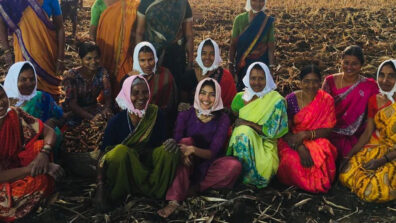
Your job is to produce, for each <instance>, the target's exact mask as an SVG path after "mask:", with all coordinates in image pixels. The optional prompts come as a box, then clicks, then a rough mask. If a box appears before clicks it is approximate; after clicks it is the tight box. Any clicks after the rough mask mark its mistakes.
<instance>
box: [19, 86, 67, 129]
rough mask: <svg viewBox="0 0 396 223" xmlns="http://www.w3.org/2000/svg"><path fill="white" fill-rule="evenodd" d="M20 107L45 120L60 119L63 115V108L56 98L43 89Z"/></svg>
mask: <svg viewBox="0 0 396 223" xmlns="http://www.w3.org/2000/svg"><path fill="white" fill-rule="evenodd" d="M20 108H22V109H23V110H24V111H25V112H27V113H29V114H30V115H32V116H34V117H36V118H38V119H40V120H41V121H43V122H46V121H47V120H48V119H50V118H55V119H59V118H61V117H62V115H63V111H62V108H61V107H60V106H58V105H57V104H56V102H55V100H54V98H53V97H52V96H51V95H50V94H48V93H46V92H42V91H37V94H36V96H34V97H33V98H32V99H30V100H29V101H28V102H26V103H24V104H23V105H22V106H21V107H20Z"/></svg>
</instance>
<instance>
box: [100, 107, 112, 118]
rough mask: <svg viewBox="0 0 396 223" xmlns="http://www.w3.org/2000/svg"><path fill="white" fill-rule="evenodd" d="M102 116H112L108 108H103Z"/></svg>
mask: <svg viewBox="0 0 396 223" xmlns="http://www.w3.org/2000/svg"><path fill="white" fill-rule="evenodd" d="M102 114H103V115H105V116H106V115H111V114H113V111H111V109H110V108H105V109H104V110H103V112H102Z"/></svg>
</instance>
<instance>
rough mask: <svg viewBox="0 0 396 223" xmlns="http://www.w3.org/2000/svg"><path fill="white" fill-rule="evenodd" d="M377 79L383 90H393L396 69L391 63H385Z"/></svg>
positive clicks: (395, 80)
mask: <svg viewBox="0 0 396 223" xmlns="http://www.w3.org/2000/svg"><path fill="white" fill-rule="evenodd" d="M377 81H378V84H379V86H380V88H381V89H382V90H383V91H386V92H388V91H391V90H392V89H393V86H395V83H396V71H395V70H394V69H393V67H392V66H391V65H389V64H386V65H384V66H383V67H382V68H381V70H380V72H379V74H378V80H377Z"/></svg>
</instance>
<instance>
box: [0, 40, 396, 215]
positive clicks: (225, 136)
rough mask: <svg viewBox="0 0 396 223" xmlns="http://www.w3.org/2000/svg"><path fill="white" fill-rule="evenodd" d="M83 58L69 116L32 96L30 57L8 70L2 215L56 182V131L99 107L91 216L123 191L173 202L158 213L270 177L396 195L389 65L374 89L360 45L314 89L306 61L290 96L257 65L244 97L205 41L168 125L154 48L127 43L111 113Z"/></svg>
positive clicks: (394, 86) (395, 121)
mask: <svg viewBox="0 0 396 223" xmlns="http://www.w3.org/2000/svg"><path fill="white" fill-rule="evenodd" d="M79 51H80V52H79V53H80V57H81V63H82V64H81V65H82V66H81V67H78V68H74V69H72V70H70V71H69V72H67V74H66V75H65V77H66V78H65V82H64V83H65V89H66V100H65V102H64V103H63V104H62V107H63V110H64V111H65V112H63V111H62V108H61V106H58V105H57V104H56V103H55V101H54V100H53V99H52V97H51V96H50V95H49V94H48V93H45V92H40V91H37V90H36V86H37V77H36V73H35V69H34V66H32V64H30V63H29V62H19V63H16V64H14V65H13V66H11V68H10V69H9V72H8V74H7V77H6V80H5V83H4V87H3V86H1V85H0V141H1V142H2V147H1V149H0V154H1V156H0V159H1V162H0V198H1V199H0V200H1V202H0V220H4V221H12V220H15V219H17V218H20V217H23V216H25V215H26V214H27V213H28V212H30V211H31V210H32V208H34V207H35V205H36V204H37V203H38V202H39V201H40V199H41V198H43V197H44V196H46V195H48V194H49V193H50V192H51V191H52V189H53V185H54V183H53V180H54V179H57V178H59V177H60V176H62V174H63V170H62V168H61V167H60V166H59V165H57V164H55V163H54V162H53V160H54V156H53V152H55V151H56V150H57V149H56V148H57V147H59V144H58V143H59V142H58V141H61V140H62V133H61V131H60V130H59V129H64V128H65V125H66V126H71V125H73V124H75V123H79V122H80V121H81V120H87V119H88V120H94V119H95V117H96V115H97V114H98V113H101V112H106V111H111V112H115V113H116V114H115V115H114V116H112V118H111V119H109V121H108V123H107V126H106V129H105V130H104V138H103V143H102V144H101V146H100V148H101V155H100V158H99V161H98V167H97V170H98V172H97V173H98V174H97V191H96V195H95V198H94V200H95V202H94V203H95V204H96V205H97V207H98V209H99V210H107V209H108V208H109V207H114V204H119V203H120V202H121V201H122V200H123V199H124V198H125V197H126V196H127V195H128V194H131V195H133V196H135V195H145V196H150V197H153V198H157V199H163V198H165V199H166V200H167V201H169V203H168V204H167V205H166V206H165V207H164V208H162V209H160V210H159V211H158V214H159V215H160V216H161V217H164V218H166V217H168V216H169V215H171V214H172V213H173V212H174V211H175V210H176V209H177V208H178V206H179V205H180V202H181V201H183V200H185V199H186V198H187V197H188V196H190V195H192V194H194V193H197V192H201V191H204V190H206V189H209V188H214V189H219V188H232V187H233V186H234V184H235V183H236V182H238V180H240V181H241V182H242V183H244V184H247V185H252V186H255V187H257V188H264V187H266V186H267V185H268V184H269V182H270V181H271V179H272V178H273V177H274V176H277V178H278V180H279V181H280V182H282V183H283V184H285V185H294V186H296V187H298V188H300V189H302V190H305V191H308V192H311V193H326V192H328V191H329V189H330V188H331V185H332V183H333V182H334V179H335V178H336V173H337V172H339V180H340V182H341V183H342V184H344V185H345V186H347V187H348V188H350V189H351V191H353V192H354V193H356V195H357V196H358V197H360V198H361V199H363V200H365V201H369V202H386V201H391V200H394V199H395V198H396V191H395V187H396V177H395V165H396V150H395V148H396V146H395V145H396V105H395V103H394V101H395V98H396V95H395V93H396V60H387V61H385V62H383V63H382V64H381V65H380V66H379V68H378V72H377V82H375V81H374V80H373V79H370V78H366V77H364V76H362V75H361V67H362V65H363V64H364V56H363V52H362V49H361V48H360V47H358V46H350V47H348V48H346V49H345V50H344V52H343V55H342V72H341V73H339V74H333V75H329V76H327V77H326V79H325V80H324V83H323V85H322V86H321V82H322V75H321V72H320V70H319V69H318V67H317V66H315V65H309V66H306V67H304V68H302V69H301V73H300V76H299V78H300V81H301V84H300V90H297V91H294V92H292V93H290V94H289V95H287V96H286V98H284V97H282V96H281V95H280V94H279V93H278V92H277V91H275V90H276V84H275V82H274V80H273V77H272V74H271V73H270V70H269V68H268V66H267V65H266V64H264V63H262V62H254V63H252V64H251V65H250V66H249V67H248V69H247V71H246V75H245V76H244V77H243V79H242V82H243V84H244V86H245V88H244V90H243V91H242V92H239V93H236V90H235V84H234V82H233V79H232V76H231V75H230V74H229V72H228V71H227V70H226V69H223V68H221V67H220V61H221V58H220V53H219V47H218V46H217V44H216V43H215V42H214V41H213V40H211V39H206V40H204V41H202V42H201V44H200V46H199V47H198V57H197V58H196V61H197V64H198V65H199V68H198V69H196V72H195V80H194V81H195V82H197V85H196V86H194V88H195V91H194V94H193V96H191V98H192V101H191V106H187V107H186V106H184V107H182V108H179V112H178V114H177V117H176V121H175V122H174V123H170V122H169V120H172V118H171V117H172V115H174V114H175V113H176V102H177V92H178V91H177V89H176V87H175V84H174V79H173V77H172V74H171V73H170V72H169V71H168V70H166V69H165V68H162V67H158V66H157V61H158V59H157V55H156V52H155V49H154V47H153V46H152V45H151V44H150V43H148V42H142V43H140V44H138V45H137V46H136V48H135V52H134V70H133V71H131V72H129V74H128V75H127V76H126V77H125V78H124V81H123V84H122V86H121V90H120V92H119V93H118V96H117V97H116V98H115V103H116V104H117V105H118V112H117V110H116V109H114V106H113V105H112V98H111V94H110V92H111V89H110V84H109V80H108V74H107V72H106V70H105V69H104V68H101V67H100V66H99V63H98V61H99V59H100V52H99V49H98V48H97V47H96V45H95V44H93V43H84V44H83V45H82V46H81V47H80V50H79ZM224 92H227V93H224ZM231 95H232V96H231ZM96 98H99V99H98V100H102V101H103V103H104V105H100V104H99V103H98V101H97V100H96ZM230 98H232V100H230ZM366 111H367V112H366ZM366 113H367V114H366ZM172 124H174V126H173V127H172ZM170 126H171V127H170ZM169 129H172V130H173V135H169ZM337 166H338V167H339V171H337Z"/></svg>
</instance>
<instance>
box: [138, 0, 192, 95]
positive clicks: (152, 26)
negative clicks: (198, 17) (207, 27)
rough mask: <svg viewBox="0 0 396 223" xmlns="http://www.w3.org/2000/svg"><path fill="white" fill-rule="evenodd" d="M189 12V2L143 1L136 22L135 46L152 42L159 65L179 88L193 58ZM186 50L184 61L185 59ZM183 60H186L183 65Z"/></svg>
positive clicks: (190, 14)
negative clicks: (171, 75) (166, 70)
mask: <svg viewBox="0 0 396 223" xmlns="http://www.w3.org/2000/svg"><path fill="white" fill-rule="evenodd" d="M192 23H193V19H192V10H191V7H190V3H189V2H188V0H166V1H164V0H160V1H155V0H142V1H141V2H140V5H139V9H138V16H137V23H136V43H140V42H141V41H143V40H146V41H148V42H150V43H152V44H153V45H154V47H155V49H156V51H157V53H158V55H159V58H160V59H159V65H160V66H164V67H166V68H168V69H169V70H170V72H171V73H172V74H173V77H174V78H175V81H176V84H177V86H178V87H179V88H180V87H181V86H182V85H183V83H182V82H181V78H182V76H183V74H184V72H185V69H186V68H187V69H191V67H192V63H193V57H194V39H193V37H194V36H193V25H192ZM186 51H187V60H186ZM186 61H188V63H187V66H186Z"/></svg>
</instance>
